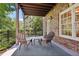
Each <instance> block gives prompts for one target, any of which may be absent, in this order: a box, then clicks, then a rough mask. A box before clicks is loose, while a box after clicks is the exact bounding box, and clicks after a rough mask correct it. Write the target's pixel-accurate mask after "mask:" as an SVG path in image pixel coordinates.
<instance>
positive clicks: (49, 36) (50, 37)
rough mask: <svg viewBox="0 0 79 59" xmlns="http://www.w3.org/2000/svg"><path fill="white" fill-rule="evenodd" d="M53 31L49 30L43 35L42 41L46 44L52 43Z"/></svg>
mask: <svg viewBox="0 0 79 59" xmlns="http://www.w3.org/2000/svg"><path fill="white" fill-rule="evenodd" d="M54 36H55V33H54V32H49V33H48V34H47V35H45V36H44V38H43V39H42V42H43V43H45V44H46V45H48V44H49V43H50V44H52V42H51V41H52V39H53V38H54Z"/></svg>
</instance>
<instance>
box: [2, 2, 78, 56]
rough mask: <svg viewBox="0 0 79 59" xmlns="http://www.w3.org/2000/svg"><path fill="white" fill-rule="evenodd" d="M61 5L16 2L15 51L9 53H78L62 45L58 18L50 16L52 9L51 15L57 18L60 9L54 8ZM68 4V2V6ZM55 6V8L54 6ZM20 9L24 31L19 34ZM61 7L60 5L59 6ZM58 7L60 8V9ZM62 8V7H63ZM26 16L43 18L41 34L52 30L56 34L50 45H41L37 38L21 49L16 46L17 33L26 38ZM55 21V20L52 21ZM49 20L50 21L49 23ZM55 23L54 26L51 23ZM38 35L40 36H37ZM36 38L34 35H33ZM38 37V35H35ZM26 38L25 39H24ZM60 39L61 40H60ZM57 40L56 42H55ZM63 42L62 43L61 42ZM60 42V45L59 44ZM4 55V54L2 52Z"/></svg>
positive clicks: (39, 54)
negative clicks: (20, 10)
mask: <svg viewBox="0 0 79 59" xmlns="http://www.w3.org/2000/svg"><path fill="white" fill-rule="evenodd" d="M58 5H59V6H58ZM61 5H65V4H56V3H18V4H16V46H15V48H16V49H15V51H14V52H13V53H12V54H11V55H12V56H71V55H79V54H78V53H77V52H75V51H72V50H71V49H67V47H66V46H63V44H67V43H64V42H65V41H63V40H64V38H63V39H62V38H61V37H60V36H59V34H60V33H59V20H57V22H56V21H55V20H54V17H52V16H51V15H52V13H51V11H52V10H53V12H54V13H53V14H54V15H53V16H55V19H58V16H56V14H55V13H57V15H59V14H58V13H59V12H61V11H62V10H60V11H59V10H58V11H57V12H56V10H57V9H56V8H58V7H60V6H61ZM69 5H70V4H68V6H69ZM68 6H65V7H68ZM55 7H56V8H55ZM20 8H21V9H22V11H23V17H24V18H23V20H24V32H23V34H21V32H20V31H19V9H20ZM61 8H62V7H61ZM61 8H60V9H61ZM63 10H64V8H63ZM26 15H27V16H30V15H31V16H42V17H43V18H42V20H43V35H42V37H43V36H44V35H45V34H48V33H49V32H50V31H54V32H55V34H56V36H55V38H54V39H53V40H52V46H42V45H40V44H39V42H38V40H35V41H33V42H32V43H33V45H29V46H28V47H24V46H21V49H19V47H18V48H17V46H19V42H18V40H19V39H18V36H19V33H20V34H21V35H23V37H19V38H25V39H26V29H25V19H26V18H27V17H26ZM48 16H50V17H48ZM52 20H53V21H52ZM54 21H55V22H54ZM50 22H51V23H50ZM54 23H55V24H57V25H56V26H55V27H53V25H55V24H54ZM39 37H40V36H39ZM35 38H36V37H35ZM40 38H41V37H40ZM37 39H38V37H37ZM26 40H27V39H26ZM61 40H62V41H61ZM57 42H58V43H57ZM62 42H63V43H62ZM61 43H62V45H61ZM3 55H5V54H3Z"/></svg>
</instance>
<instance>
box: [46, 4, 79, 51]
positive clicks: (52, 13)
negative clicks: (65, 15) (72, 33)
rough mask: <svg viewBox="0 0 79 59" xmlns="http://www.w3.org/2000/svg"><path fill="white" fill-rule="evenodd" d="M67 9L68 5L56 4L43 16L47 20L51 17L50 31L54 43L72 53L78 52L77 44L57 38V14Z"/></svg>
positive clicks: (78, 43)
mask: <svg viewBox="0 0 79 59" xmlns="http://www.w3.org/2000/svg"><path fill="white" fill-rule="evenodd" d="M68 7H69V4H66V3H65V4H64V3H63V4H56V6H54V7H53V9H51V11H49V13H48V14H47V15H46V16H45V17H46V18H49V17H50V16H52V17H53V19H52V21H51V22H52V24H51V27H52V28H51V29H52V31H54V32H55V35H56V38H55V39H54V41H55V42H58V43H60V44H62V45H63V46H65V47H67V48H69V49H72V50H73V51H76V52H79V42H78V41H75V40H71V39H67V38H63V37H59V13H60V12H61V11H63V10H65V9H67V8H68Z"/></svg>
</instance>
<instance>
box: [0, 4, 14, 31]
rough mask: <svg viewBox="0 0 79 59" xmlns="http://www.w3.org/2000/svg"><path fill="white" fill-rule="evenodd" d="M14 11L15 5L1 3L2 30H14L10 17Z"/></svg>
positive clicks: (0, 28) (0, 24) (0, 18)
mask: <svg viewBox="0 0 79 59" xmlns="http://www.w3.org/2000/svg"><path fill="white" fill-rule="evenodd" d="M14 10H15V4H10V3H0V30H3V29H6V30H8V29H12V28H11V27H12V21H11V18H10V17H9V16H8V15H9V14H10V13H11V12H13V11H14Z"/></svg>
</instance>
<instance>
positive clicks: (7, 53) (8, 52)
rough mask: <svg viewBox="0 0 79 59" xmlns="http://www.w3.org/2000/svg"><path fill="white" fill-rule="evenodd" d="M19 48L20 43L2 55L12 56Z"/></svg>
mask: <svg viewBox="0 0 79 59" xmlns="http://www.w3.org/2000/svg"><path fill="white" fill-rule="evenodd" d="M18 48H19V45H16V44H15V45H14V46H13V47H12V48H10V49H9V50H7V51H6V52H4V53H3V54H2V55H1V56H12V54H13V53H14V52H15V51H16V50H17V49H18Z"/></svg>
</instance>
